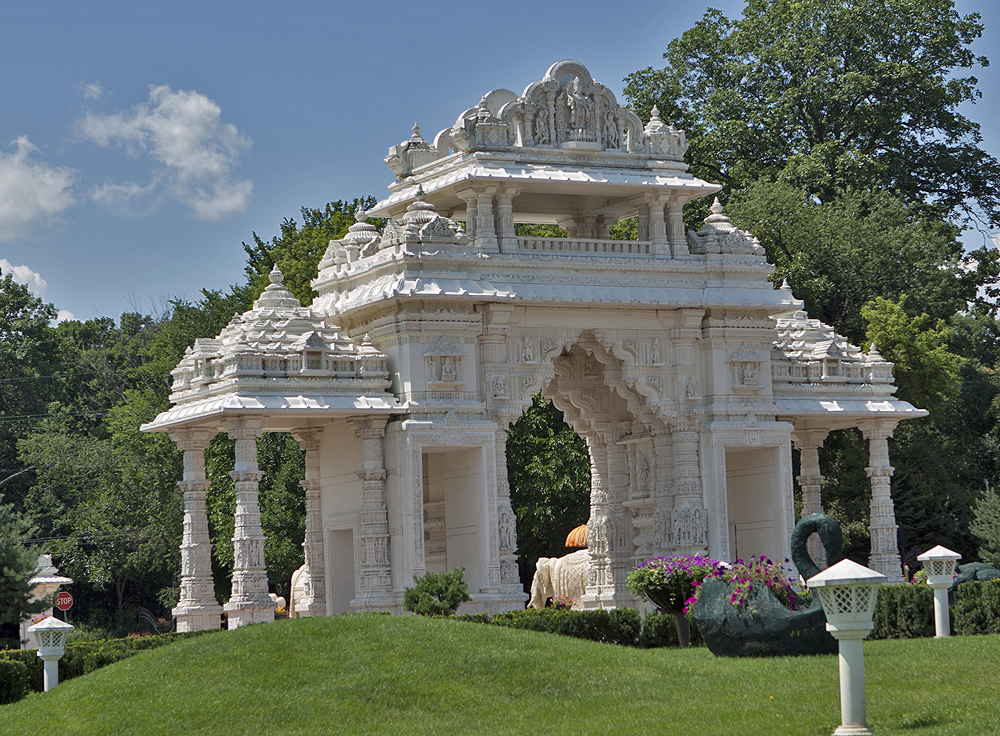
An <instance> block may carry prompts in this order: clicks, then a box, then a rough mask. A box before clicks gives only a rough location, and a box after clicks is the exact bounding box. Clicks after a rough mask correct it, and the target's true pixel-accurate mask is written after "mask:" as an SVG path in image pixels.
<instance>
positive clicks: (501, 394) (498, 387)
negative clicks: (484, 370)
mask: <svg viewBox="0 0 1000 736" xmlns="http://www.w3.org/2000/svg"><path fill="white" fill-rule="evenodd" d="M506 396H507V376H505V375H503V374H500V375H499V376H494V377H493V398H495V399H502V398H505V397H506Z"/></svg>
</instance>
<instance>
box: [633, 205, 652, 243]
mask: <svg viewBox="0 0 1000 736" xmlns="http://www.w3.org/2000/svg"><path fill="white" fill-rule="evenodd" d="M636 230H637V232H638V235H637V238H638V239H639V240H640V241H642V242H645V241H649V240H652V237H651V236H650V234H649V204H641V205H639V217H638V222H637V223H636Z"/></svg>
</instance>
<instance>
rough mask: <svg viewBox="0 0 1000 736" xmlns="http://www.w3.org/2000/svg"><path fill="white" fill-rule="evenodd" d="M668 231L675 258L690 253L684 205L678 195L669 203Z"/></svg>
mask: <svg viewBox="0 0 1000 736" xmlns="http://www.w3.org/2000/svg"><path fill="white" fill-rule="evenodd" d="M667 233H668V239H669V240H670V249H671V250H672V251H673V253H674V258H676V257H677V256H686V255H688V254H689V251H688V243H687V236H686V235H685V234H684V205H682V204H681V202H680V199H679V198H678V197H677V196H676V195H675V196H672V197H671V198H670V201H669V203H668V204H667Z"/></svg>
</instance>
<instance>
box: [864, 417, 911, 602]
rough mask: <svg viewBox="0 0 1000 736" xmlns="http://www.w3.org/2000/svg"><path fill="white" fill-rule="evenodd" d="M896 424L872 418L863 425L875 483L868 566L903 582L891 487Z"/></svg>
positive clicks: (893, 579)
mask: <svg viewBox="0 0 1000 736" xmlns="http://www.w3.org/2000/svg"><path fill="white" fill-rule="evenodd" d="M895 427H896V425H895V422H868V423H865V424H863V425H862V426H861V431H862V433H863V434H864V437H865V439H866V440H868V463H869V465H868V467H867V468H865V471H866V472H867V473H868V477H869V478H871V484H872V500H871V507H870V508H871V522H870V526H869V527H868V530H869V532H870V533H871V554H870V555H869V557H868V566H869V567H870V568H872V569H873V570H876V571H878V572H880V573H882V574H883V575H885V576H886V577H887V578H889V583H902V582H905V580H903V572H902V570H903V566H902V564H901V563H900V559H899V543H898V541H897V538H896V529H897V528H898V527H897V526H896V512H895V509H894V508H893V503H892V493H891V490H890V485H891V481H892V471H893V470H895V468H893V467H892V466H891V465H890V464H889V438H890V437H892V431H893V429H895Z"/></svg>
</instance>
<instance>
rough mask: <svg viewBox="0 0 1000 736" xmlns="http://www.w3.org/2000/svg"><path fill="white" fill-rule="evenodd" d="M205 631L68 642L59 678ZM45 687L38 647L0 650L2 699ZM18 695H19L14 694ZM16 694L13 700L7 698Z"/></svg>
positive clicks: (65, 678) (19, 696)
mask: <svg viewBox="0 0 1000 736" xmlns="http://www.w3.org/2000/svg"><path fill="white" fill-rule="evenodd" d="M204 633H206V632H205V631H191V632H185V633H180V634H179V633H176V632H171V633H167V634H156V635H153V636H139V637H128V638H126V639H104V640H97V641H82V642H72V641H71V642H69V643H68V644H67V645H66V654H64V655H63V657H62V659H60V660H59V682H65V681H66V680H70V679H72V678H74V677H79V676H80V675H85V674H87V673H88V672H93V671H94V670H98V669H100V668H101V667H104V666H106V665H109V664H114V663H115V662H119V661H121V660H123V659H128V658H129V657H131V656H132V655H134V654H138V653H139V652H142V651H145V650H146V649H155V648H156V647H161V646H163V645H164V644H170V643H171V642H174V641H177V640H178V639H186V638H190V637H192V636H201V635H202V634H204ZM44 689H45V670H44V664H43V663H42V660H40V659H39V658H38V650H37V649H6V650H2V651H0V703H13V702H15V701H17V700H20V699H21V698H23V697H24V696H25V695H26V694H27V693H29V692H36V693H40V692H42V691H43V690H44ZM14 695H17V697H14ZM5 697H14V699H13V700H4V699H3V698H5Z"/></svg>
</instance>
